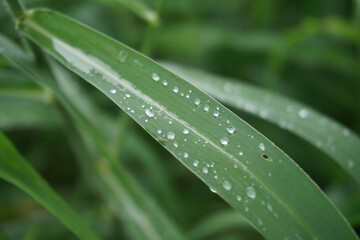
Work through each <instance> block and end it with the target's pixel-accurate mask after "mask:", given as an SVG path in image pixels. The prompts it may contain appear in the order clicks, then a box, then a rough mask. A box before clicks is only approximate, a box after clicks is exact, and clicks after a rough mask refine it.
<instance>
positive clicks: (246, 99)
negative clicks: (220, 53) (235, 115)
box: [164, 63, 360, 184]
mask: <svg viewBox="0 0 360 240" xmlns="http://www.w3.org/2000/svg"><path fill="white" fill-rule="evenodd" d="M164 66H166V67H167V68H169V69H171V70H172V71H174V72H175V73H177V74H179V76H181V77H182V78H184V79H186V80H188V81H189V82H190V83H192V84H194V85H195V86H197V87H198V88H200V89H202V90H203V91H205V92H207V93H208V94H210V95H211V96H213V97H215V98H216V99H218V100H219V101H221V102H223V103H225V104H228V105H229V106H232V107H235V108H238V109H240V110H242V111H245V112H248V113H250V114H254V115H256V116H259V117H261V118H263V119H265V120H266V121H270V122H272V123H274V124H276V125H278V126H280V127H281V128H284V129H286V130H288V131H290V132H292V133H294V134H296V135H297V136H299V137H301V138H303V139H304V140H306V141H308V142H309V143H311V144H313V145H314V146H315V147H317V148H319V149H320V150H322V151H323V152H324V153H325V154H327V155H329V156H330V157H331V158H332V159H334V160H335V161H336V162H337V163H338V164H339V165H340V166H341V167H342V168H343V169H344V170H345V171H346V172H348V173H349V174H350V175H351V176H352V177H353V178H354V179H355V180H356V181H357V182H358V183H359V184H360V158H359V156H360V138H359V137H358V136H357V135H356V134H355V133H354V132H352V131H351V130H349V129H348V128H346V127H345V126H343V125H341V124H340V123H338V122H336V121H334V120H332V119H331V118H329V117H327V116H325V115H323V114H321V113H319V112H317V111H316V110H314V109H312V108H310V107H308V106H306V105H304V104H302V103H299V102H296V101H294V100H292V99H289V98H286V97H283V96H281V95H278V94H275V93H272V92H270V91H267V90H265V89H261V88H258V87H254V86H251V85H249V84H245V83H242V82H239V81H236V80H233V79H230V78H226V77H221V76H217V75H212V74H209V73H205V72H202V71H198V70H195V69H191V68H188V67H183V66H180V65H176V64H172V63H165V64H164Z"/></svg>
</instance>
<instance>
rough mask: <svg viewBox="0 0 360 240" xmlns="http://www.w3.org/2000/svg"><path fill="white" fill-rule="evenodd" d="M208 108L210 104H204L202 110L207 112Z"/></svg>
mask: <svg viewBox="0 0 360 240" xmlns="http://www.w3.org/2000/svg"><path fill="white" fill-rule="evenodd" d="M209 109H210V106H209V105H207V104H205V105H204V111H205V112H207V111H209Z"/></svg>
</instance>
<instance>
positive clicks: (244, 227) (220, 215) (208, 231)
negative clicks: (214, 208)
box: [189, 209, 259, 240]
mask: <svg viewBox="0 0 360 240" xmlns="http://www.w3.org/2000/svg"><path fill="white" fill-rule="evenodd" d="M234 230H237V231H239V232H241V234H239V235H241V236H244V237H245V236H246V239H259V235H258V234H257V233H256V232H254V230H253V229H252V226H251V225H250V224H249V223H248V222H247V221H246V220H245V219H244V218H243V217H242V216H241V215H240V214H239V213H238V212H237V211H234V210H228V209H226V210H221V211H218V212H216V213H214V214H212V215H210V216H207V217H206V218H204V219H203V220H202V221H200V222H199V223H198V224H197V225H195V226H194V227H193V228H192V229H191V230H190V232H189V236H190V239H193V240H195V239H209V238H211V236H216V235H219V234H220V233H223V232H225V231H234Z"/></svg>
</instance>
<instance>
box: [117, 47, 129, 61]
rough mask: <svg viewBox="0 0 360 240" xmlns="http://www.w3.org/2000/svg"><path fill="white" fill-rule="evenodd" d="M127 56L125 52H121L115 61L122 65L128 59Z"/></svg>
mask: <svg viewBox="0 0 360 240" xmlns="http://www.w3.org/2000/svg"><path fill="white" fill-rule="evenodd" d="M128 56H129V54H128V52H127V51H124V50H121V51H120V52H119V54H118V55H117V57H116V60H118V61H119V62H121V63H124V62H125V61H126V59H127V58H128Z"/></svg>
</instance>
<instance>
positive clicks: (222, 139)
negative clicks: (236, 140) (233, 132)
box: [220, 137, 229, 145]
mask: <svg viewBox="0 0 360 240" xmlns="http://www.w3.org/2000/svg"><path fill="white" fill-rule="evenodd" d="M220 143H221V144H222V145H227V144H228V143H229V139H228V138H227V137H223V138H221V139H220Z"/></svg>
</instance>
